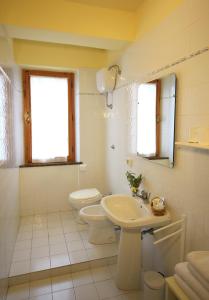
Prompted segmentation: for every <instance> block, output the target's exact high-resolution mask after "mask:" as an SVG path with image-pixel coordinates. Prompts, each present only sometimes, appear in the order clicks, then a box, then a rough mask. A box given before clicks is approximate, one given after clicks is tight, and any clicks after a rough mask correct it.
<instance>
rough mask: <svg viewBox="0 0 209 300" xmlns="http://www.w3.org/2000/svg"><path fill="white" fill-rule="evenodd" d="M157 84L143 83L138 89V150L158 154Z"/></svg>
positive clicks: (148, 153) (140, 152)
mask: <svg viewBox="0 0 209 300" xmlns="http://www.w3.org/2000/svg"><path fill="white" fill-rule="evenodd" d="M156 92H157V88H156V84H154V83H153V84H152V83H148V84H141V85H140V86H139V89H138V108H137V110H138V111H137V152H138V153H139V154H140V155H143V156H155V155H156Z"/></svg>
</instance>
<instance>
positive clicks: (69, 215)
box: [60, 211, 75, 221]
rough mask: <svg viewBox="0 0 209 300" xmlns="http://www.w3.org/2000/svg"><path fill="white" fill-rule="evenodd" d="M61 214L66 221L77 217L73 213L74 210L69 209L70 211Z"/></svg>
mask: <svg viewBox="0 0 209 300" xmlns="http://www.w3.org/2000/svg"><path fill="white" fill-rule="evenodd" d="M60 216H61V219H62V220H63V221H64V220H74V219H75V217H74V215H73V212H72V211H69V212H61V213H60Z"/></svg>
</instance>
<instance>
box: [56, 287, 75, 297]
mask: <svg viewBox="0 0 209 300" xmlns="http://www.w3.org/2000/svg"><path fill="white" fill-rule="evenodd" d="M53 300H75V293H74V289H68V290H64V291H59V292H56V293H53Z"/></svg>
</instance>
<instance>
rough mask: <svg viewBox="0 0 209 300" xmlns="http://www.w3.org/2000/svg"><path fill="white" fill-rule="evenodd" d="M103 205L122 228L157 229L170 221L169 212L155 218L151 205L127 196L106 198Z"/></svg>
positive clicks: (110, 217)
mask: <svg viewBox="0 0 209 300" xmlns="http://www.w3.org/2000/svg"><path fill="white" fill-rule="evenodd" d="M101 204H102V207H103V208H104V210H105V212H106V214H107V216H108V218H109V219H110V220H111V221H112V222H113V223H114V224H115V225H118V226H120V227H122V228H129V229H137V228H141V227H147V226H149V227H150V226H152V227H156V226H162V225H164V224H166V223H167V222H168V221H169V220H170V215H169V213H168V212H167V213H166V214H165V215H164V216H155V215H153V213H152V210H151V207H150V205H149V204H144V203H143V202H142V201H141V199H139V198H133V197H130V196H127V195H111V196H107V197H104V198H103V199H102V202H101Z"/></svg>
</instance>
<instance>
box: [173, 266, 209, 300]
mask: <svg viewBox="0 0 209 300" xmlns="http://www.w3.org/2000/svg"><path fill="white" fill-rule="evenodd" d="M175 272H176V274H177V275H178V276H179V277H180V278H181V279H182V280H184V282H185V283H186V284H187V285H188V286H189V287H190V288H191V289H192V290H193V291H194V292H195V293H196V294H197V295H198V296H199V297H200V299H202V300H209V292H208V290H206V289H205V288H204V286H203V285H202V284H201V283H200V282H199V281H198V280H197V279H196V278H195V277H194V276H193V275H192V273H191V272H190V271H189V269H188V262H183V263H179V264H177V265H176V266H175Z"/></svg>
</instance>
